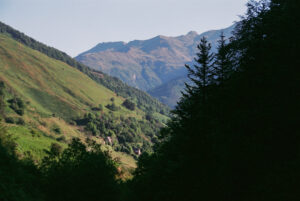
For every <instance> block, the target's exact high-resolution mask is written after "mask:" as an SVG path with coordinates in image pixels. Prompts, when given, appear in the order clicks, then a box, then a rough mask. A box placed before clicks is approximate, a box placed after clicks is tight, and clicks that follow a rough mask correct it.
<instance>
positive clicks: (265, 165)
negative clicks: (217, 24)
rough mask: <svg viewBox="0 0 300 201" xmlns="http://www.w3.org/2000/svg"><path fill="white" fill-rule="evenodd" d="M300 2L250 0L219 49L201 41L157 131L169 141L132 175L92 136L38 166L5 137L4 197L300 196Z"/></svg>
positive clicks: (0, 150)
mask: <svg viewBox="0 0 300 201" xmlns="http://www.w3.org/2000/svg"><path fill="white" fill-rule="evenodd" d="M299 6H300V2H299V1H297V0H290V1H285V0H272V1H267V0H262V1H254V0H251V1H249V2H248V11H247V13H246V15H245V16H244V17H243V18H242V19H241V21H240V22H238V23H237V26H236V28H235V31H234V34H233V37H232V38H230V39H226V38H224V36H223V35H221V36H220V40H219V46H218V52H217V53H216V54H215V55H213V54H211V52H210V44H209V43H208V41H206V39H205V38H202V39H201V41H200V44H199V45H198V53H197V55H196V58H195V62H194V65H192V66H189V65H187V66H186V67H187V69H188V72H189V74H188V76H189V79H190V81H191V84H186V87H185V91H184V92H183V96H182V98H181V100H180V102H179V103H178V105H177V107H176V109H175V110H174V111H173V117H172V120H171V121H170V122H169V123H168V125H167V127H166V128H163V129H162V130H161V132H160V138H161V139H160V140H161V141H162V143H161V144H159V145H157V146H156V147H155V152H154V153H152V154H147V153H144V154H142V155H141V156H140V157H139V160H138V167H137V169H136V170H135V172H134V177H133V179H131V180H129V181H127V182H122V181H120V180H118V179H116V177H115V175H117V174H118V165H117V164H116V163H115V162H114V161H113V160H112V159H110V158H109V156H107V155H105V153H103V152H101V151H100V150H99V149H98V147H97V145H95V144H93V143H91V142H87V143H86V144H87V145H86V144H83V143H81V142H80V141H78V140H76V139H75V140H73V141H72V143H71V144H70V145H69V147H68V148H67V149H66V150H64V151H61V150H60V149H59V148H57V147H55V146H53V147H51V150H50V151H49V154H48V156H47V157H46V158H45V159H44V160H43V162H42V165H41V166H40V167H39V168H37V167H36V166H35V165H32V163H30V160H29V159H26V158H24V159H22V160H19V159H17V157H16V156H14V154H13V153H14V152H13V151H11V147H14V143H13V141H10V140H9V137H7V136H6V137H2V138H0V139H1V141H0V142H1V143H0V144H1V146H0V154H1V157H0V164H1V165H0V168H1V171H0V181H1V185H0V198H1V199H2V200H65V201H68V200H131V201H134V200H139V201H140V200H144V201H147V200H151V201H161V200H169V201H176V200H187V201H196V200H207V201H208V200H209V201H213V200H216V201H218V200H228V201H229V200H230V201H232V200H237V201H250V200H282V201H284V200H297V199H299V197H300V194H299V190H298V187H299V186H300V184H299V181H300V159H299V153H300V135H299V133H300V132H299V126H298V119H299V118H298V113H299V111H300V110H299V109H300V102H299V98H298V95H299V86H300V85H299V73H298V72H299V71H298V67H299V64H300V60H299V58H298V48H299V44H300V40H299V35H300V33H299V32H300V29H299V28H300V27H299V20H298V19H300V18H299V17H300V16H299V15H300V14H299V12H298V8H299ZM1 132H2V133H5V132H4V131H3V130H2V131H1ZM1 136H3V134H2V135H1ZM4 173H5V174H4ZM7 175H9V176H7ZM25 178H26V179H25ZM16 189H18V190H16ZM1 196H2V197H1ZM22 196H23V197H22ZM24 196H25V197H26V196H27V197H26V199H24V198H25V197H24Z"/></svg>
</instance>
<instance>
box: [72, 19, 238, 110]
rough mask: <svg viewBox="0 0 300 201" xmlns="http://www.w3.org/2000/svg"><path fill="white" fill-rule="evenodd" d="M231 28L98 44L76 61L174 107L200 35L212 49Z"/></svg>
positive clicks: (227, 34)
mask: <svg viewBox="0 0 300 201" xmlns="http://www.w3.org/2000/svg"><path fill="white" fill-rule="evenodd" d="M233 28H234V25H233V26H230V27H228V28H226V29H221V30H213V31H208V32H205V33H202V34H198V33H197V32H195V31H191V32H189V33H187V34H186V35H182V36H178V37H167V36H157V37H154V38H151V39H149V40H134V41H131V42H129V43H125V42H107V43H99V44H98V45H96V46H95V47H93V48H92V49H90V50H88V51H86V52H83V53H82V54H80V55H78V56H77V57H76V60H78V61H80V62H81V63H84V64H86V65H88V66H90V67H91V68H93V69H96V70H101V71H103V72H105V73H108V74H109V75H112V76H115V77H118V78H120V79H121V80H122V81H124V82H126V83H127V84H129V85H131V86H133V87H136V88H139V89H142V90H144V91H147V92H148V93H149V94H150V95H152V96H154V97H156V98H157V99H159V100H160V101H162V102H163V103H165V104H168V105H169V106H171V107H173V106H175V104H176V102H177V101H178V99H179V97H180V95H181V93H180V91H181V90H182V89H183V87H184V82H185V81H186V69H185V67H184V64H186V63H190V62H191V61H192V60H193V58H194V56H195V52H196V47H197V44H198V43H199V41H200V38H201V37H203V36H205V37H207V38H208V40H209V41H210V42H211V43H212V50H213V51H214V50H215V48H216V44H217V40H218V39H219V36H220V34H221V32H222V31H223V32H224V34H225V36H226V37H227V38H228V37H230V36H231V32H232V30H233Z"/></svg>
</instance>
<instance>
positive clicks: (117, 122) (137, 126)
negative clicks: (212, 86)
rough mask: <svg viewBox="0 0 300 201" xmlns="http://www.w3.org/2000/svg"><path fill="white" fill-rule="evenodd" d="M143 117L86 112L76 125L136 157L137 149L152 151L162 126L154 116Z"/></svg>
mask: <svg viewBox="0 0 300 201" xmlns="http://www.w3.org/2000/svg"><path fill="white" fill-rule="evenodd" d="M112 104H114V103H112ZM112 104H111V105H112ZM145 118H146V120H138V119H136V118H134V117H123V116H121V117H117V116H114V115H113V114H105V113H88V114H86V115H85V116H84V117H83V118H82V119H78V120H76V122H77V125H80V126H84V128H85V130H86V131H88V132H91V133H92V134H93V135H95V136H99V137H101V138H102V139H104V140H105V142H106V143H107V144H108V145H111V146H112V148H113V149H114V150H115V151H121V152H125V153H127V154H130V155H132V156H134V157H136V156H137V155H136V153H135V150H137V149H140V150H141V152H148V153H151V152H152V145H153V144H155V143H157V142H158V141H159V139H158V137H157V133H158V132H159V130H160V129H161V128H162V127H163V125H162V124H161V123H160V122H159V121H157V120H155V119H154V118H152V119H147V115H146V117H145Z"/></svg>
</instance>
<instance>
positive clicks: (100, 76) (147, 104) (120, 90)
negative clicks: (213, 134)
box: [0, 22, 169, 114]
mask: <svg viewBox="0 0 300 201" xmlns="http://www.w3.org/2000/svg"><path fill="white" fill-rule="evenodd" d="M0 33H4V34H7V35H9V36H10V37H12V38H13V39H15V40H17V41H19V42H21V43H22V44H24V45H26V46H28V47H30V48H32V49H34V50H37V51H39V52H41V53H44V54H46V55H47V56H49V57H51V58H54V59H57V60H60V61H62V62H65V63H67V64H69V65H70V66H72V67H74V68H77V69H78V70H80V71H81V72H83V73H85V74H86V75H88V76H89V77H90V78H92V79H93V80H95V81H96V82H97V83H99V84H101V85H103V86H105V87H106V88H108V89H110V90H112V91H113V92H115V93H116V94H118V95H119V96H122V97H124V98H129V97H130V98H132V99H134V101H135V102H136V104H137V106H138V107H139V108H140V109H142V110H144V111H152V112H161V113H163V114H168V112H169V109H168V107H167V106H165V105H163V104H162V103H160V102H159V101H157V100H156V99H154V98H152V97H151V96H150V95H148V94H147V93H145V92H143V91H141V90H138V89H136V88H134V87H130V86H128V85H126V84H125V83H123V82H122V81H121V80H119V79H118V78H115V77H111V76H108V75H106V74H104V73H102V72H100V71H96V70H92V69H90V68H89V67H87V66H85V65H83V64H81V63H79V62H77V61H76V60H75V59H73V58H72V57H70V56H68V55H67V54H66V53H64V52H61V51H59V50H57V49H55V48H52V47H49V46H47V45H44V44H42V43H40V42H38V41H36V40H34V39H33V38H30V37H28V36H26V35H25V34H23V33H21V32H19V31H17V30H15V29H13V28H12V27H10V26H8V25H6V24H4V23H2V22H0Z"/></svg>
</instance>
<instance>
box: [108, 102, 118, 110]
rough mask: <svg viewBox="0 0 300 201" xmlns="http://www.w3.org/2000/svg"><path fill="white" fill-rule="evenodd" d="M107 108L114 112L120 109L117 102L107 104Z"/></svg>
mask: <svg viewBox="0 0 300 201" xmlns="http://www.w3.org/2000/svg"><path fill="white" fill-rule="evenodd" d="M106 108H108V109H110V110H111V111H113V112H115V111H118V110H119V109H120V108H119V107H118V106H116V104H115V103H112V104H108V105H106Z"/></svg>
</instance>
